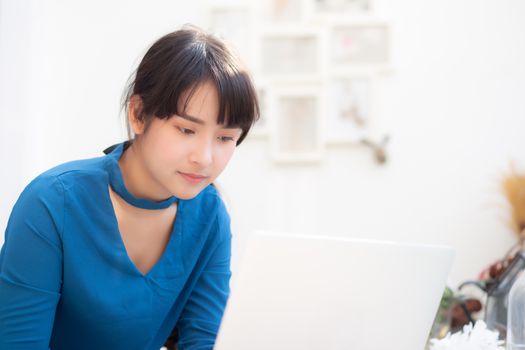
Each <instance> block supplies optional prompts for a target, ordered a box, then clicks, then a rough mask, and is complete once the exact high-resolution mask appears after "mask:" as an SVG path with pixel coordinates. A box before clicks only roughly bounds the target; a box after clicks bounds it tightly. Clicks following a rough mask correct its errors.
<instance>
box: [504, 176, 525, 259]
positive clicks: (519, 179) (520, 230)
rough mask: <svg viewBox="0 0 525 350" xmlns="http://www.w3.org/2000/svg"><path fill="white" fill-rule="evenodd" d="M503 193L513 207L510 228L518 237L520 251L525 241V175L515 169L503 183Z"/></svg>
mask: <svg viewBox="0 0 525 350" xmlns="http://www.w3.org/2000/svg"><path fill="white" fill-rule="evenodd" d="M502 187H503V193H504V194H505V197H506V198H507V201H508V203H509V205H510V207H511V218H512V219H511V221H510V226H511V228H512V231H513V232H514V233H515V234H516V235H517V236H518V241H519V246H520V250H522V251H523V250H524V248H525V247H524V240H525V174H519V173H518V172H517V171H516V169H515V168H514V167H512V168H511V172H510V174H509V175H507V176H506V177H505V179H504V180H503V183H502Z"/></svg>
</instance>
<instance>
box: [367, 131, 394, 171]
mask: <svg viewBox="0 0 525 350" xmlns="http://www.w3.org/2000/svg"><path fill="white" fill-rule="evenodd" d="M388 140H390V136H389V135H385V136H383V139H382V140H381V141H380V142H375V141H372V140H369V139H367V138H364V139H362V140H361V143H362V144H363V145H365V146H368V147H370V148H371V149H372V151H373V152H374V157H375V159H376V161H377V162H378V163H379V164H385V163H386V161H387V156H386V144H387V143H388Z"/></svg>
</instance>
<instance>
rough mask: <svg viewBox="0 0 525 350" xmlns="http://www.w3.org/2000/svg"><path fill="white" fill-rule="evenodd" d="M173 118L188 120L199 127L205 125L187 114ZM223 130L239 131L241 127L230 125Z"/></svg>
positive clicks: (200, 120) (202, 121)
mask: <svg viewBox="0 0 525 350" xmlns="http://www.w3.org/2000/svg"><path fill="white" fill-rule="evenodd" d="M175 116H177V117H179V118H182V119H186V120H189V121H190V122H193V123H196V124H199V125H205V124H206V122H205V121H204V120H202V119H199V118H196V117H193V116H191V115H188V114H184V113H181V114H176V115H175ZM223 129H241V127H240V126H237V125H230V126H224V127H223Z"/></svg>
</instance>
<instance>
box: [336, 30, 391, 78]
mask: <svg viewBox="0 0 525 350" xmlns="http://www.w3.org/2000/svg"><path fill="white" fill-rule="evenodd" d="M328 37H329V38H328V41H329V44H328V46H329V49H328V51H329V58H328V60H329V64H330V66H331V67H332V68H334V69H337V70H352V69H353V70H354V71H357V70H361V71H364V70H369V71H370V70H371V71H374V70H375V71H387V70H388V66H389V60H390V52H389V50H390V42H389V38H390V30H389V27H388V25H387V24H386V23H384V22H347V23H344V22H342V21H340V22H339V23H337V22H335V23H332V25H331V27H330V29H329V34H328Z"/></svg>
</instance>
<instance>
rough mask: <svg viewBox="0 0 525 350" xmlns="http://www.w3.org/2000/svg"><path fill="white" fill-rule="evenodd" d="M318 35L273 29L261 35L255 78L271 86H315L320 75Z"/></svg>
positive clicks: (321, 66)
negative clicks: (294, 84) (269, 83)
mask: <svg viewBox="0 0 525 350" xmlns="http://www.w3.org/2000/svg"><path fill="white" fill-rule="evenodd" d="M324 45H325V44H324V42H323V41H322V36H321V32H320V31H318V30H315V29H314V28H312V29H308V30H306V29H297V28H291V27H281V28H279V27H277V26H276V27H274V28H273V29H272V30H268V29H267V30H266V31H264V33H262V34H261V38H260V46H259V59H260V61H259V62H258V66H259V75H261V76H263V77H264V78H265V79H266V80H269V81H272V82H277V83H279V82H290V81H291V82H315V81H318V80H319V79H320V78H321V76H322V74H323V67H324V65H323V48H324Z"/></svg>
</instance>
